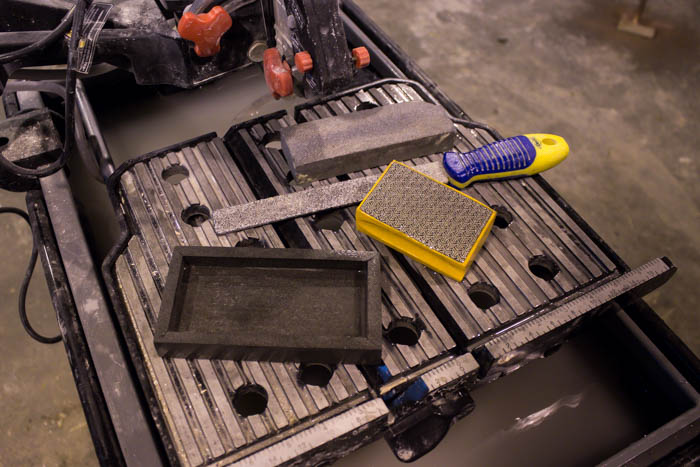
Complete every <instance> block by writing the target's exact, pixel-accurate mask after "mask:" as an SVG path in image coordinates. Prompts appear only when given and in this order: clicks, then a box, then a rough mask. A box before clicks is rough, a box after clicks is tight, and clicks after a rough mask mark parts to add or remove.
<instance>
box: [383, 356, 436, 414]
mask: <svg viewBox="0 0 700 467" xmlns="http://www.w3.org/2000/svg"><path fill="white" fill-rule="evenodd" d="M377 373H378V374H379V377H380V378H381V380H382V382H384V383H386V382H387V381H389V380H390V379H391V372H390V371H389V369H388V368H387V367H386V365H381V366H378V367H377ZM428 392H430V391H429V390H428V386H427V385H426V384H425V382H424V381H423V380H422V379H418V380H417V381H414V382H413V383H412V384H411V385H410V386H408V387H407V388H406V389H405V390H403V391H402V392H397V391H396V390H395V389H392V390H391V391H389V392H387V393H386V394H384V396H382V399H383V400H384V402H386V403H387V404H388V405H389V407H399V406H401V405H403V404H405V403H407V402H418V401H419V400H421V399H423V398H424V397H425V396H427V395H428Z"/></svg>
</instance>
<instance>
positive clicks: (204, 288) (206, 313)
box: [154, 247, 382, 365]
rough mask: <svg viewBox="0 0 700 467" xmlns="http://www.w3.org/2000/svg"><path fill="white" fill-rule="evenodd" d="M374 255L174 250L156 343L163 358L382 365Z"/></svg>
mask: <svg viewBox="0 0 700 467" xmlns="http://www.w3.org/2000/svg"><path fill="white" fill-rule="evenodd" d="M381 333H382V324H381V302H380V267H379V258H378V255H377V254H376V253H373V252H366V251H323V250H310V249H309V250H307V249H292V248H221V247H176V248H175V250H174V251H173V257H172V260H171V262H170V272H169V273H168V278H167V281H166V286H165V291H164V294H163V299H162V303H161V308H160V313H159V314H158V320H157V323H156V329H155V336H154V341H155V346H156V350H157V351H158V354H159V355H160V356H162V357H183V358H216V359H233V360H263V361H294V362H315V363H316V362H317V363H357V364H367V365H375V364H379V363H380V361H381Z"/></svg>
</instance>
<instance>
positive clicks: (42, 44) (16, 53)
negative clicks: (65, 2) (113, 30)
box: [0, 7, 75, 64]
mask: <svg viewBox="0 0 700 467" xmlns="http://www.w3.org/2000/svg"><path fill="white" fill-rule="evenodd" d="M74 13H75V7H73V8H71V9H70V10H68V13H66V14H65V16H64V17H63V18H62V19H61V22H60V23H58V26H56V27H55V28H54V29H53V30H52V31H51V32H50V33H48V34H47V35H45V36H44V37H42V38H41V39H39V40H38V41H36V42H34V43H33V44H29V45H28V46H26V47H22V48H21V49H17V50H13V51H11V52H5V53H4V54H0V64H2V63H8V62H11V61H13V60H17V59H19V58H22V57H24V56H26V55H29V54H31V53H34V52H39V51H40V50H44V49H45V48H46V47H48V46H49V45H51V44H52V43H53V42H54V41H56V39H58V38H59V37H61V35H63V33H65V32H66V31H67V30H68V28H69V27H70V25H71V21H72V20H73V14H74Z"/></svg>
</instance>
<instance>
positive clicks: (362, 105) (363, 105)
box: [355, 101, 379, 112]
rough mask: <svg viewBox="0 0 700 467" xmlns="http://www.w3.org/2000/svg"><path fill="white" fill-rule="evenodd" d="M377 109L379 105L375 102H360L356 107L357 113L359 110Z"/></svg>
mask: <svg viewBox="0 0 700 467" xmlns="http://www.w3.org/2000/svg"><path fill="white" fill-rule="evenodd" d="M376 107H379V105H377V104H375V103H374V102H369V101H365V102H360V103H359V104H357V105H356V106H355V111H356V112H357V111H358V110H369V109H374V108H376Z"/></svg>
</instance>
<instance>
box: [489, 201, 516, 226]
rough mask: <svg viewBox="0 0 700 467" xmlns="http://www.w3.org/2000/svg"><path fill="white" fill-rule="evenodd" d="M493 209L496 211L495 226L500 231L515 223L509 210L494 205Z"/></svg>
mask: <svg viewBox="0 0 700 467" xmlns="http://www.w3.org/2000/svg"><path fill="white" fill-rule="evenodd" d="M491 209H493V210H494V211H496V220H495V221H494V222H493V224H494V225H495V226H496V227H498V228H499V229H505V228H506V227H508V226H509V225H510V223H511V222H513V214H511V213H510V211H509V210H508V209H507V208H505V207H503V206H501V205H498V204H494V205H492V206H491Z"/></svg>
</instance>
